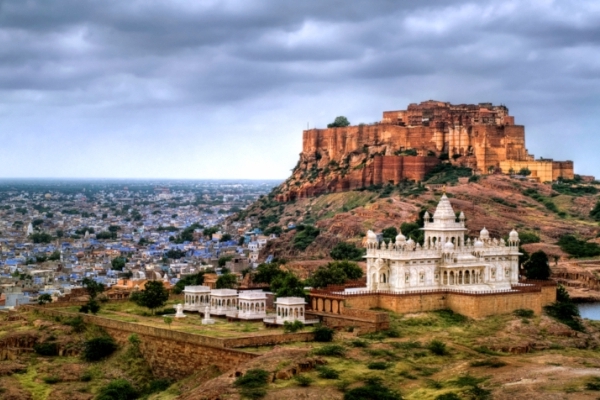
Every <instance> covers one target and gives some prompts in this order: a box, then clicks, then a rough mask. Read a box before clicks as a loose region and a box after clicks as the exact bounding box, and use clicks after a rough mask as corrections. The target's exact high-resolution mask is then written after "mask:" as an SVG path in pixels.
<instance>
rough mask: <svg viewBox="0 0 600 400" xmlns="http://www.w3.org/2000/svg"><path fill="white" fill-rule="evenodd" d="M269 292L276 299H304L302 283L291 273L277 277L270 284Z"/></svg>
mask: <svg viewBox="0 0 600 400" xmlns="http://www.w3.org/2000/svg"><path fill="white" fill-rule="evenodd" d="M271 291H272V292H273V293H275V296H277V297H304V295H305V293H304V283H303V282H302V281H301V280H300V279H298V277H297V276H296V275H294V274H293V273H291V272H285V273H284V274H282V275H279V276H277V277H276V278H275V279H273V281H272V282H271Z"/></svg>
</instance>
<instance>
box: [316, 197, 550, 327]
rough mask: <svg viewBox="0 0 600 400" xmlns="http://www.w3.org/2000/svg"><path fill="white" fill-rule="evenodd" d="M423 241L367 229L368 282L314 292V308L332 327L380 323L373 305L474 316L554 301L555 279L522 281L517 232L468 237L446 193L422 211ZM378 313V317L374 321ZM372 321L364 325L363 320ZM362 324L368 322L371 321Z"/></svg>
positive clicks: (538, 310)
mask: <svg viewBox="0 0 600 400" xmlns="http://www.w3.org/2000/svg"><path fill="white" fill-rule="evenodd" d="M424 219H425V224H424V227H423V228H422V229H423V231H424V243H423V245H421V244H419V243H416V242H415V241H414V240H413V239H412V238H409V239H407V238H406V237H405V236H404V235H402V233H400V234H399V235H398V236H397V237H396V240H395V241H394V242H393V243H392V242H390V243H385V242H384V241H382V240H379V238H378V235H377V234H376V233H375V232H372V231H369V232H368V233H367V241H366V247H367V254H366V259H367V272H366V275H367V277H366V278H367V279H366V286H365V285H364V283H363V285H362V286H361V285H357V284H354V285H353V287H340V286H337V287H328V288H326V289H313V290H311V305H312V311H311V312H312V313H314V314H316V315H319V316H320V317H321V318H323V319H325V320H327V319H329V320H331V321H333V322H335V323H336V324H337V326H345V325H344V324H346V325H348V326H350V325H352V326H355V325H356V323H357V321H366V320H369V321H370V326H377V325H378V324H379V325H380V326H385V321H383V320H379V319H380V318H381V316H378V315H375V314H374V311H372V309H374V308H380V309H385V310H390V311H394V312H398V313H414V312H422V311H432V310H440V309H451V310H453V311H455V312H458V313H460V314H463V315H466V316H469V317H471V318H481V317H485V316H489V315H495V314H502V313H510V312H512V311H514V310H517V309H531V310H533V311H534V312H536V313H541V311H542V308H543V307H544V306H545V305H547V304H550V303H552V302H554V301H556V283H554V282H551V281H522V280H519V255H520V253H519V234H518V233H517V232H516V231H515V230H512V232H510V234H509V236H508V241H504V240H503V239H501V238H500V239H497V238H490V235H489V232H488V231H487V230H486V229H485V228H483V229H482V230H481V232H480V235H479V238H476V239H468V238H467V239H466V238H465V232H466V231H467V229H466V227H465V215H464V213H462V212H461V213H460V214H459V216H458V217H456V214H455V212H454V210H453V208H452V205H451V204H450V200H449V199H448V197H447V196H446V195H445V194H444V195H443V196H442V198H441V200H440V202H439V203H438V205H437V208H436V210H435V212H434V214H433V219H431V217H430V215H429V214H428V213H425V215H424ZM378 318H379V319H378ZM367 325H369V324H367ZM367 325H365V327H366V328H369V326H367Z"/></svg>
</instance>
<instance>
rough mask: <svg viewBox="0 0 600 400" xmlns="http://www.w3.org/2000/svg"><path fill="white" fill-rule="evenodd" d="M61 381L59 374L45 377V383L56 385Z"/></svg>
mask: <svg viewBox="0 0 600 400" xmlns="http://www.w3.org/2000/svg"><path fill="white" fill-rule="evenodd" d="M58 382H60V378H59V377H58V376H55V375H53V376H47V377H45V378H44V383H47V384H49V385H54V384H55V383H58Z"/></svg>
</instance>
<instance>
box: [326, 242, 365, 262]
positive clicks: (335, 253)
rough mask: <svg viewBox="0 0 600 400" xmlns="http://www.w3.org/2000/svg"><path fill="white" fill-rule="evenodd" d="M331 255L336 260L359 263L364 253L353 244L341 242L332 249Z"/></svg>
mask: <svg viewBox="0 0 600 400" xmlns="http://www.w3.org/2000/svg"><path fill="white" fill-rule="evenodd" d="M329 255H330V256H331V258H333V259H334V260H351V261H359V260H361V259H362V257H363V255H364V251H363V249H359V248H358V247H356V246H355V245H354V244H352V243H346V242H340V243H338V244H336V245H335V246H334V247H333V249H331V252H330V253H329Z"/></svg>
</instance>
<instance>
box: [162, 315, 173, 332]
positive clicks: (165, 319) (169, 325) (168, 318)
mask: <svg viewBox="0 0 600 400" xmlns="http://www.w3.org/2000/svg"><path fill="white" fill-rule="evenodd" d="M163 321H164V322H165V324H167V326H168V327H169V329H171V324H172V323H173V318H172V317H163Z"/></svg>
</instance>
